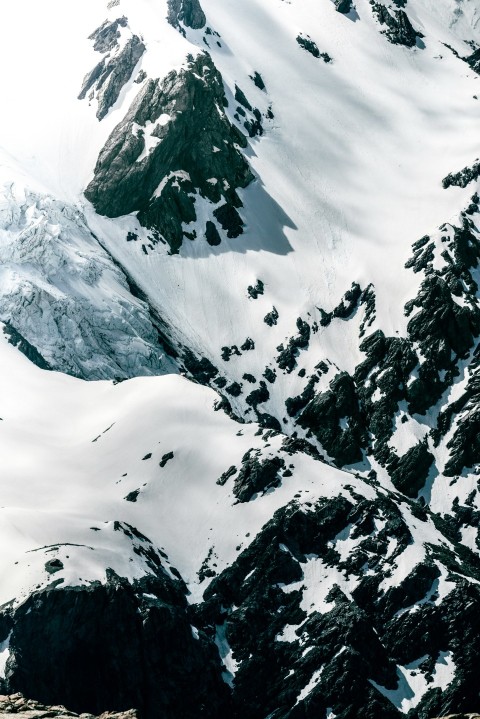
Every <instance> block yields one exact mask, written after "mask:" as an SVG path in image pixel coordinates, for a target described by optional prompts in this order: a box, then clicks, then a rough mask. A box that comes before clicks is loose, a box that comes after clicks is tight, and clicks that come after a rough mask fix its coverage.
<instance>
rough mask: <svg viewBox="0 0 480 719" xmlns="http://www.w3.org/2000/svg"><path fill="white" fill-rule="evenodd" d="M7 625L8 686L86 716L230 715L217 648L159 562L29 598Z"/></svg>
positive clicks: (188, 718) (180, 586)
mask: <svg viewBox="0 0 480 719" xmlns="http://www.w3.org/2000/svg"><path fill="white" fill-rule="evenodd" d="M4 617H5V615H4ZM6 621H7V622H8V625H9V632H10V640H9V641H10V643H9V647H10V657H9V660H8V662H7V669H6V678H5V680H4V682H3V684H4V689H6V690H7V691H8V692H15V691H21V692H22V693H23V694H25V695H26V696H32V697H36V698H37V699H38V700H39V701H41V702H43V703H45V704H60V703H62V704H65V705H67V706H69V707H70V708H71V709H72V710H73V711H76V712H91V713H92V714H99V713H101V712H103V711H107V710H110V711H125V710H127V709H129V708H131V707H135V708H136V709H138V712H139V716H140V717H142V718H143V719H158V717H159V716H161V717H163V718H164V719H178V717H180V716H181V717H185V719H197V717H202V716H203V717H208V718H209V719H210V718H212V719H213V717H218V719H220V717H224V716H226V713H227V714H228V701H229V697H228V690H227V687H226V685H225V683H224V682H223V680H222V678H221V665H220V660H219V657H218V653H217V650H216V647H215V646H214V645H213V643H212V642H210V641H209V640H207V639H206V638H205V636H204V635H203V633H201V632H197V633H195V632H192V628H191V623H192V617H191V616H190V613H189V609H188V605H187V601H186V598H185V585H184V584H183V582H182V581H181V580H176V579H171V578H170V577H169V576H168V575H167V574H166V572H162V571H161V569H160V568H159V569H158V571H157V572H156V576H150V577H145V578H144V579H143V580H140V581H138V582H135V583H134V584H130V583H129V582H128V581H126V580H124V579H121V578H119V577H117V576H116V575H114V573H112V572H110V573H109V578H108V581H107V583H106V584H104V585H101V584H99V583H93V584H92V585H90V586H88V587H66V588H64V589H61V588H57V589H49V590H45V591H42V592H39V593H37V594H33V595H32V596H30V597H29V598H28V599H27V600H26V601H25V602H24V603H23V604H22V605H21V606H20V607H18V608H17V609H16V610H15V611H13V612H12V613H11V614H8V616H7V617H6ZM46 657H48V661H46V660H45V659H46ZM225 712H226V713H225ZM42 716H51V715H46V714H43V715H42Z"/></svg>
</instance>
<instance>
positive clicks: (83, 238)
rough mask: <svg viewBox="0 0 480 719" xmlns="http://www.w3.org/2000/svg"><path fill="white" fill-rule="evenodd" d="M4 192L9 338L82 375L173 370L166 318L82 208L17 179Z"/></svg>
mask: <svg viewBox="0 0 480 719" xmlns="http://www.w3.org/2000/svg"><path fill="white" fill-rule="evenodd" d="M1 199H2V203H3V213H2V214H1V215H0V232H2V235H3V238H4V241H3V243H2V245H1V247H0V258H1V262H2V267H3V273H4V283H3V286H2V290H1V291H0V319H1V321H3V322H5V323H7V332H8V334H9V338H10V341H11V342H13V343H14V344H15V345H16V346H18V347H19V349H20V350H21V351H23V352H24V354H26V355H27V356H28V357H29V358H30V359H31V360H32V361H34V362H35V364H37V365H38V366H40V367H44V368H48V367H50V368H54V369H60V370H62V371H63V372H67V373H68V374H73V375H76V376H78V377H86V378H89V379H97V378H108V379H114V378H126V377H131V376H134V375H138V374H150V375H151V374H158V373H159V372H160V373H162V372H164V371H167V370H170V371H171V370H172V369H173V363H172V362H171V360H170V359H169V358H168V356H167V355H166V353H165V350H164V347H165V346H166V342H164V333H165V329H166V328H165V327H164V326H162V320H161V318H160V317H159V316H158V313H156V312H155V311H153V310H152V309H151V308H150V307H149V306H148V304H147V303H146V302H145V301H144V296H142V294H141V293H140V292H139V291H138V290H137V288H136V286H135V283H134V282H133V281H132V280H131V278H129V277H128V275H126V273H125V272H124V271H123V270H122V268H121V267H119V266H118V264H117V263H116V262H115V261H114V260H113V259H112V257H111V256H110V255H109V254H108V253H107V252H106V251H105V250H104V249H103V247H102V246H101V245H100V244H99V242H98V238H96V237H94V236H93V235H92V232H91V230H90V229H89V228H88V226H87V224H86V220H85V217H84V216H83V215H82V213H81V212H80V211H79V210H78V209H77V208H74V207H71V206H69V205H67V204H65V203H63V202H59V201H58V200H54V199H53V198H51V197H48V196H42V195H39V194H38V193H32V192H26V193H25V192H24V191H23V190H22V189H21V187H18V186H17V187H6V188H3V192H2V194H1ZM32 263H34V264H35V272H32V270H31V267H32ZM169 352H170V350H169Z"/></svg>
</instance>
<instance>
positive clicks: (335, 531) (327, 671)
mask: <svg viewBox="0 0 480 719" xmlns="http://www.w3.org/2000/svg"><path fill="white" fill-rule="evenodd" d="M414 507H415V503H412V504H411V508H412V512H413V511H415V513H416V515H418V518H417V521H418V522H425V521H427V516H426V515H425V514H424V515H423V518H421V517H420V514H419V513H418V512H417V509H415V510H414ZM380 518H381V521H380V522H379V520H380ZM346 536H348V537H349V538H350V539H351V540H352V541H354V542H355V549H354V550H352V551H351V552H350V553H349V557H348V558H347V559H345V560H344V561H342V560H341V559H340V555H339V554H338V553H337V551H336V549H335V546H336V541H337V539H338V538H339V537H343V538H345V537H346ZM392 542H393V545H394V546H395V550H394V552H393V555H392V554H389V549H388V548H389V547H391V546H392ZM411 542H412V535H411V533H410V530H409V528H408V525H407V523H406V521H405V517H404V515H403V514H402V511H400V509H399V507H398V504H397V502H396V501H395V500H394V499H393V497H388V496H386V495H384V496H382V497H381V496H378V497H377V498H376V499H374V500H367V499H365V498H364V497H361V496H359V495H356V494H355V493H353V495H352V497H351V498H347V497H345V496H338V497H336V498H334V499H330V500H328V499H323V500H320V501H318V502H316V503H315V504H313V505H312V504H311V503H308V504H307V505H305V504H302V503H300V502H299V503H297V502H293V503H291V504H290V505H288V506H287V507H284V508H282V509H280V510H278V511H277V512H276V514H275V515H274V517H273V518H272V520H270V521H269V522H268V523H267V524H266V525H265V526H264V527H263V529H262V531H261V532H260V533H259V534H258V535H257V537H256V538H255V539H254V540H253V542H252V543H251V545H250V546H249V547H248V548H247V549H246V550H244V551H243V552H241V554H240V555H239V556H238V558H237V559H236V561H235V562H234V563H233V564H232V565H231V566H230V567H228V568H227V569H226V570H225V571H223V572H222V573H221V574H220V575H219V576H217V577H215V578H214V579H213V581H212V582H211V584H210V585H209V587H208V588H207V590H206V591H205V594H204V603H203V605H201V606H200V607H199V614H200V616H201V617H202V619H203V622H204V624H205V627H206V631H207V632H208V631H209V629H208V627H210V631H212V630H213V629H214V627H215V626H223V628H224V633H225V636H226V639H227V641H228V643H229V645H230V647H231V649H232V651H233V657H234V659H235V660H236V662H237V664H238V669H237V671H236V674H235V682H234V688H233V695H234V703H235V706H236V707H238V708H239V709H240V711H239V716H241V717H242V719H256V718H257V717H264V716H269V715H272V716H275V717H280V718H281V719H291V718H292V717H294V718H295V719H317V718H318V717H319V716H320V717H323V716H326V715H328V712H333V713H334V714H336V715H337V716H342V717H345V719H350V718H352V719H353V717H362V719H378V717H382V719H383V718H384V717H386V718H387V719H400V717H401V716H403V714H402V713H401V712H400V711H399V710H397V709H396V707H395V706H394V705H393V703H391V702H390V701H389V700H388V699H387V698H386V697H385V696H384V695H383V694H382V693H381V692H380V691H379V690H378V688H376V687H378V686H380V687H384V688H385V689H387V690H392V691H393V690H394V689H395V688H396V687H397V686H398V674H397V667H398V665H403V666H406V665H408V664H410V663H411V662H415V661H416V660H418V658H419V657H422V660H423V663H422V664H421V666H419V668H418V670H417V671H418V673H422V674H424V675H425V676H426V678H427V682H428V681H431V680H430V679H429V678H428V677H429V676H430V674H431V672H432V671H433V669H434V667H435V665H436V663H437V661H438V660H439V659H440V655H441V652H446V651H451V652H452V658H453V661H454V663H455V665H456V666H457V672H456V673H455V679H454V681H453V682H452V683H451V684H450V686H449V688H448V691H447V694H445V693H444V692H439V691H438V690H430V691H428V692H427V693H426V694H425V696H424V697H423V699H422V700H421V702H420V703H419V704H418V705H417V706H416V708H415V709H413V710H412V711H411V712H410V714H409V716H410V717H412V719H424V717H428V716H434V715H435V714H438V713H439V708H440V707H441V706H447V707H449V706H452V707H453V706H459V707H461V709H464V708H465V709H466V708H467V707H468V706H469V702H472V703H474V702H475V696H474V693H475V689H474V685H475V684H474V680H473V676H474V669H473V667H472V669H469V668H468V666H469V659H467V658H466V657H465V658H464V656H463V652H464V651H466V652H467V654H470V651H473V652H475V649H474V647H475V638H474V635H473V634H472V635H471V636H470V638H469V639H468V638H467V625H469V624H472V623H473V625H474V626H475V627H476V626H477V625H478V622H479V620H478V617H477V618H474V616H473V614H474V612H475V611H477V612H478V609H479V608H480V591H479V590H478V587H477V586H476V585H475V584H469V583H468V582H465V580H464V579H463V578H461V577H459V576H458V575H457V576H455V575H454V574H451V575H450V578H451V580H452V581H453V582H455V584H456V586H455V589H454V590H453V591H452V592H451V593H450V594H449V595H448V596H446V597H443V598H442V599H439V598H438V595H437V593H436V586H437V584H436V583H437V582H438V578H439V576H440V571H439V567H438V564H437V562H438V557H436V556H435V555H434V553H433V552H431V553H430V550H429V549H428V548H427V557H426V558H425V560H423V561H421V562H418V563H417V564H416V565H415V566H414V567H413V568H412V570H411V571H410V572H408V573H407V574H406V576H405V577H404V578H403V579H402V580H401V581H399V582H398V583H397V584H396V585H395V586H392V587H390V588H387V589H384V588H382V587H381V583H382V579H383V578H385V577H388V573H389V567H390V566H391V565H392V563H393V562H394V561H395V558H398V557H399V556H400V554H401V553H402V552H404V551H405V550H406V549H407V547H408V546H409V545H410V544H411ZM390 551H391V550H390ZM470 556H473V555H470ZM312 561H314V562H318V564H319V569H318V572H319V573H320V572H321V571H322V569H320V567H323V571H325V573H326V574H327V573H329V572H332V569H333V567H335V570H336V571H337V572H341V573H343V576H344V577H345V578H349V579H352V578H353V577H356V578H357V580H358V583H357V586H356V588H355V589H354V590H353V592H352V594H351V595H349V593H348V592H346V591H344V589H342V588H341V587H340V585H339V584H336V583H335V582H332V585H331V589H330V591H329V592H326V595H325V604H324V605H323V606H322V608H321V609H320V608H319V609H314V608H313V607H312V606H309V605H308V604H307V603H306V601H305V590H306V587H307V586H309V585H310V587H312V582H314V585H313V586H316V587H317V588H318V590H320V587H321V581H320V580H319V578H317V575H314V576H315V579H313V578H312V575H311V574H310V575H309V574H308V571H307V568H308V564H309V563H310V562H312ZM442 561H444V562H445V563H447V564H448V566H449V567H451V568H452V572H455V571H456V570H455V567H456V568H457V569H458V568H459V567H460V564H459V556H458V555H456V554H455V552H454V551H452V550H445V552H444V554H443V555H442ZM473 573H474V576H479V575H478V568H477V569H474V570H473ZM337 576H338V575H337ZM472 576H473V575H472ZM463 591H465V592H466V597H465V601H467V602H468V603H469V604H468V607H469V608H468V617H467V618H466V620H465V621H464V618H463V616H462V612H461V611H460V612H459V613H458V614H457V610H458V609H459V606H460V605H459V602H461V595H462V592H463ZM310 597H311V598H312V601H313V595H312V594H310ZM470 603H471V604H470ZM410 610H412V611H410ZM464 642H465V643H464ZM472 661H473V660H472ZM473 663H474V662H473ZM460 666H461V669H460V673H459V671H458V668H459V667H460ZM467 675H468V678H467ZM313 677H316V680H315V681H312V678H313ZM375 685H376V687H375ZM306 687H308V688H309V691H305V689H306ZM462 692H464V694H462ZM442 702H445V704H442ZM470 706H471V704H470Z"/></svg>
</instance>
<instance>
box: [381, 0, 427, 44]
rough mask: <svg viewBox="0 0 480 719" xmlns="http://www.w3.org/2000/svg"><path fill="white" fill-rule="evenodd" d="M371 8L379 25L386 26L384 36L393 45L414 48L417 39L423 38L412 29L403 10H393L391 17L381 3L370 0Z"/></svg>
mask: <svg viewBox="0 0 480 719" xmlns="http://www.w3.org/2000/svg"><path fill="white" fill-rule="evenodd" d="M371 6H372V10H373V11H374V13H375V15H376V16H377V19H378V21H379V23H380V25H385V26H386V28H387V29H386V30H385V35H386V36H387V38H388V39H389V40H390V42H391V43H393V44H394V45H405V46H406V47H414V46H415V45H416V44H417V38H419V37H423V35H422V33H420V32H418V31H417V30H415V29H414V27H413V26H412V23H411V22H410V20H409V18H408V15H407V13H406V12H405V11H404V10H395V11H393V15H392V13H391V12H390V11H389V10H388V9H387V8H386V7H385V5H382V4H381V3H378V2H374V1H373V0H371Z"/></svg>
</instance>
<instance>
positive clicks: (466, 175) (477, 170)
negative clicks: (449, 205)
mask: <svg viewBox="0 0 480 719" xmlns="http://www.w3.org/2000/svg"><path fill="white" fill-rule="evenodd" d="M479 177H480V162H475V163H474V164H473V165H472V166H471V167H464V168H463V170H460V172H455V173H452V172H451V173H450V174H449V175H447V176H446V177H445V178H444V179H443V181H442V185H443V187H444V188H445V189H447V188H448V187H452V186H455V187H466V186H467V185H469V184H470V182H474V181H476V180H478V178H479Z"/></svg>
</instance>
